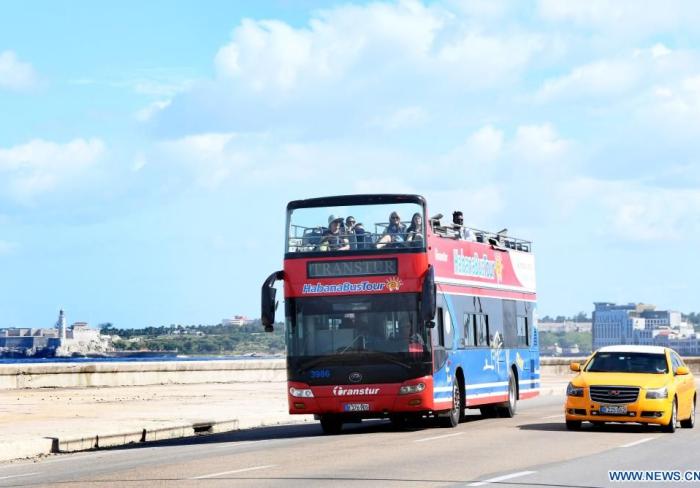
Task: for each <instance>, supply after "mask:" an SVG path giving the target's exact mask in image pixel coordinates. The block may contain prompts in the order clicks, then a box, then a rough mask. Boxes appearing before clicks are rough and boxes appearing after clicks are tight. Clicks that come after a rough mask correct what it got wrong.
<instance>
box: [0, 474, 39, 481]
mask: <svg viewBox="0 0 700 488" xmlns="http://www.w3.org/2000/svg"><path fill="white" fill-rule="evenodd" d="M35 474H39V473H38V472H36V473H26V474H13V475H10V476H0V480H9V479H10V478H23V477H25V476H34V475H35Z"/></svg>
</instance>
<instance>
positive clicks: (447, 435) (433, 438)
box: [413, 432, 462, 442]
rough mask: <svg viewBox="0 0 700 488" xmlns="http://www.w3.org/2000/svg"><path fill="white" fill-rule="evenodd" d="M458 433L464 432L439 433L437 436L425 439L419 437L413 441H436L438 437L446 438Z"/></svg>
mask: <svg viewBox="0 0 700 488" xmlns="http://www.w3.org/2000/svg"><path fill="white" fill-rule="evenodd" d="M456 435H462V432H457V433H456V434H445V435H437V436H435V437H426V438H425V439H418V440H415V441H413V442H426V441H434V440H437V439H445V438H447V437H454V436H456Z"/></svg>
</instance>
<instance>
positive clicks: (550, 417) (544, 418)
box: [540, 413, 564, 420]
mask: <svg viewBox="0 0 700 488" xmlns="http://www.w3.org/2000/svg"><path fill="white" fill-rule="evenodd" d="M563 416H564V414H563V413H560V414H557V415H550V416H549V417H542V418H540V420H547V419H560V418H562V417H563Z"/></svg>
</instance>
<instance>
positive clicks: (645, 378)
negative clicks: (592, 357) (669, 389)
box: [572, 372, 668, 389]
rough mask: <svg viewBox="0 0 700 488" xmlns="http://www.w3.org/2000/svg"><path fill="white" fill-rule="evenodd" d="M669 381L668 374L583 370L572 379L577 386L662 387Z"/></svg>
mask: <svg viewBox="0 0 700 488" xmlns="http://www.w3.org/2000/svg"><path fill="white" fill-rule="evenodd" d="M667 382H668V375H667V374H649V373H591V372H582V373H581V374H579V375H578V376H577V377H575V378H574V379H573V380H572V383H574V384H575V385H576V386H603V385H605V386H611V385H614V386H639V387H641V388H647V389H649V388H661V387H663V386H664V385H666V383H667Z"/></svg>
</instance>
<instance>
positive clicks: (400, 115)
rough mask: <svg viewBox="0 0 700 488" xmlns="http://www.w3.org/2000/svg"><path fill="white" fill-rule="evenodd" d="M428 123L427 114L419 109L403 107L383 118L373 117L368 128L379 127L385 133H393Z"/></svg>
mask: <svg viewBox="0 0 700 488" xmlns="http://www.w3.org/2000/svg"><path fill="white" fill-rule="evenodd" d="M427 121H428V114H427V112H426V111H425V110H424V109H423V108H421V107H404V108H401V109H399V110H396V111H394V112H392V113H391V114H389V115H388V116H385V117H375V118H374V119H373V120H372V121H371V122H370V123H369V126H370V127H379V128H381V129H384V130H386V131H394V130H399V129H406V128H411V127H419V126H421V125H423V124H425V123H426V122H427Z"/></svg>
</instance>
